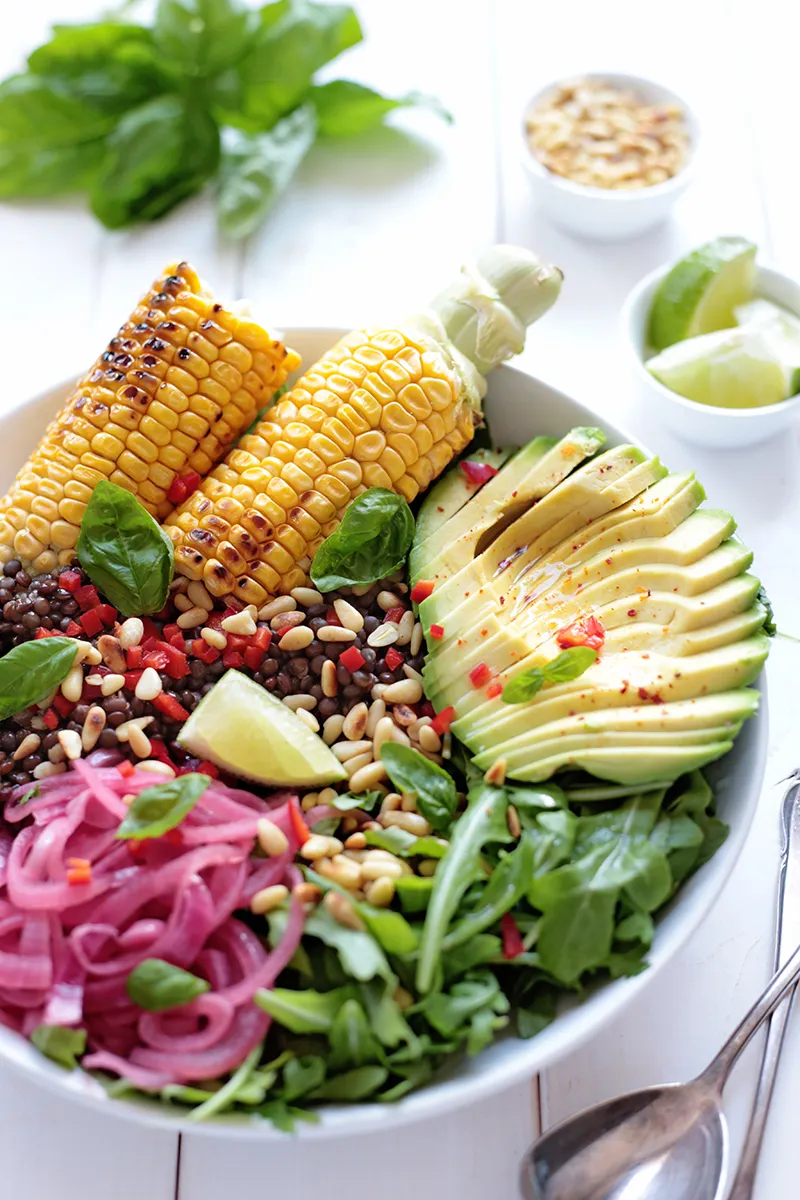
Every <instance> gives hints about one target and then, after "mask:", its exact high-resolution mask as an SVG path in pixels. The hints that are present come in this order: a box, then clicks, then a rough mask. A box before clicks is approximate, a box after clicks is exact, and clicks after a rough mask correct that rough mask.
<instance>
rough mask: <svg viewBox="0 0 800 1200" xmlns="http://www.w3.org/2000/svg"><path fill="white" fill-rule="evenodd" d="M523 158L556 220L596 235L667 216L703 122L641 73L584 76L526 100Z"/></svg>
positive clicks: (692, 162)
mask: <svg viewBox="0 0 800 1200" xmlns="http://www.w3.org/2000/svg"><path fill="white" fill-rule="evenodd" d="M522 135H523V156H524V157H523V161H524V163H525V166H526V168H527V171H528V176H529V178H530V180H531V184H532V185H533V189H534V193H535V195H536V199H537V201H538V203H539V205H540V207H541V209H542V210H543V211H544V213H545V215H546V216H547V217H549V218H550V219H551V220H552V221H553V223H554V224H555V225H558V226H560V227H561V228H562V229H565V230H566V231H567V232H569V233H573V234H577V235H579V236H582V237H587V238H592V239H595V240H598V241H621V240H623V239H625V238H631V237H636V236H637V235H638V234H640V233H643V232H644V230H646V229H649V228H650V227H651V226H653V225H656V224H658V223H659V222H660V221H663V220H664V219H665V218H666V217H667V216H668V215H669V213H670V211H671V209H672V206H673V204H674V203H675V201H676V200H677V199H678V197H679V196H680V195H681V194H682V193H683V192H684V191H685V190H686V188H687V187H688V186H689V184H690V182H691V180H692V177H693V175H694V170H695V166H696V163H697V154H698V143H699V138H698V127H697V122H696V120H695V118H694V116H693V114H692V112H691V110H690V109H689V107H688V106H687V104H686V103H685V101H683V100H682V99H681V98H680V97H679V96H678V95H676V93H675V92H673V91H671V90H670V89H669V88H666V87H663V86H662V85H661V84H657V83H653V82H652V81H650V80H647V79H641V78H639V77H638V76H636V75H618V74H611V73H608V74H587V75H582V76H581V77H580V78H575V79H569V80H564V81H560V82H558V83H552V84H549V85H548V86H547V87H545V88H542V89H541V91H539V92H537V93H536V95H535V96H533V97H532V98H531V100H530V101H529V102H528V104H526V106H525V109H524V113H523V121H522Z"/></svg>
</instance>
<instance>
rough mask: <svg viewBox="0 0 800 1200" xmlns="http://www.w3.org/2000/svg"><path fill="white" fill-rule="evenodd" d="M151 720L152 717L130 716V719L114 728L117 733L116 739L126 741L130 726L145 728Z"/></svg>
mask: <svg viewBox="0 0 800 1200" xmlns="http://www.w3.org/2000/svg"><path fill="white" fill-rule="evenodd" d="M152 721H153V718H152V717H132V718H131V720H130V721H123V723H122V724H121V725H118V726H117V728H116V729H115V730H114V732H115V733H116V735H117V741H118V742H127V741H128V738H129V736H130V732H131V729H132V728H134V727H135V728H136V729H140V730H141V729H146V728H147V726H148V725H150V724H152Z"/></svg>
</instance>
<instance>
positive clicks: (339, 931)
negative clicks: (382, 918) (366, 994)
mask: <svg viewBox="0 0 800 1200" xmlns="http://www.w3.org/2000/svg"><path fill="white" fill-rule="evenodd" d="M303 936H304V937H305V936H308V937H316V938H319V940H320V941H322V942H324V943H325V945H326V946H331V947H333V949H334V950H336V952H337V954H338V955H339V958H340V959H341V962H342V967H343V968H344V971H345V974H346V975H347V976H349V978H351V979H358V980H360V981H362V982H363V981H364V980H367V979H374V978H375V976H376V975H378V976H380V977H381V978H383V979H386V980H387V981H388V980H393V979H394V974H393V973H392V970H391V967H390V966H389V963H388V962H387V961H386V956H385V954H384V953H383V951H382V950H381V948H380V946H379V945H378V943H377V941H376V940H375V938H374V937H373V936H372V934H370V933H367V932H366V931H362V930H359V929H348V928H347V927H346V926H345V925H340V924H339V922H338V921H335V920H334V918H333V917H332V916H331V914H330V913H329V912H328V910H327V909H326V908H322V907H321V906H320V907H318V908H316V909H315V910H314V911H313V912H311V913H309V915H308V916H307V917H306V921H305V925H304V927H303Z"/></svg>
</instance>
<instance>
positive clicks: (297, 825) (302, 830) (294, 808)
mask: <svg viewBox="0 0 800 1200" xmlns="http://www.w3.org/2000/svg"><path fill="white" fill-rule="evenodd" d="M289 822H290V824H291V826H292V833H293V834H294V836H295V837H296V838H297V843H298V845H300V846H305V844H306V842H307V841H308V839H309V838H310V837H311V830H310V829H309V828H308V826H307V825H306V823H305V821H304V820H303V814H302V813H301V812H300V807H299V805H298V803H297V801H296V800H293V801H292V802H290V804H289Z"/></svg>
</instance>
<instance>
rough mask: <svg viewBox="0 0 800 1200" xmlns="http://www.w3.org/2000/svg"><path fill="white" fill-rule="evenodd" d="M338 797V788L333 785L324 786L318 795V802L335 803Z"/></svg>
mask: <svg viewBox="0 0 800 1200" xmlns="http://www.w3.org/2000/svg"><path fill="white" fill-rule="evenodd" d="M335 799H336V789H335V788H332V787H326V788H322V790H321V791H320V793H319V796H318V797H317V803H318V804H333V802H334V800H335Z"/></svg>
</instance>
